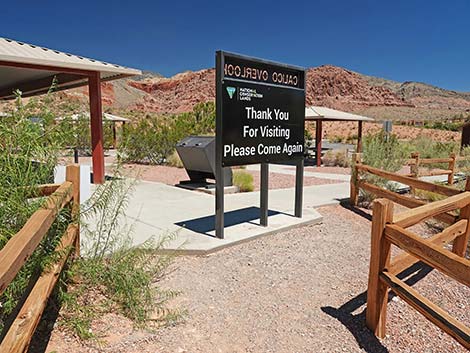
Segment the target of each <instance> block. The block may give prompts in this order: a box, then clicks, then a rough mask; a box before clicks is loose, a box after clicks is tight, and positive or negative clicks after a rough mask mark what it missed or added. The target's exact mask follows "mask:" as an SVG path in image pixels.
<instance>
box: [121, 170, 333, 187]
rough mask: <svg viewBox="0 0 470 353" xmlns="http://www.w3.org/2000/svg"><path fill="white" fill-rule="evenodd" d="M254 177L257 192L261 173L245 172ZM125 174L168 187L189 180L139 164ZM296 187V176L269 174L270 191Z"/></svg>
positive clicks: (315, 181) (313, 181)
mask: <svg viewBox="0 0 470 353" xmlns="http://www.w3.org/2000/svg"><path fill="white" fill-rule="evenodd" d="M245 171H246V172H247V173H250V174H251V175H253V184H254V186H255V191H257V190H259V186H260V173H259V172H258V171H252V170H245ZM124 172H125V174H126V175H129V176H136V177H137V178H139V179H142V180H146V181H156V182H160V183H164V184H168V185H176V184H178V183H179V182H180V181H182V180H189V177H188V174H187V173H186V171H185V170H184V169H182V168H174V167H168V166H162V165H157V166H148V165H138V164H126V165H124ZM340 182H341V181H336V180H329V179H323V178H314V177H307V176H306V177H305V178H304V186H312V185H323V184H335V183H340ZM294 186H295V176H294V175H286V174H280V173H269V189H285V188H293V187H294Z"/></svg>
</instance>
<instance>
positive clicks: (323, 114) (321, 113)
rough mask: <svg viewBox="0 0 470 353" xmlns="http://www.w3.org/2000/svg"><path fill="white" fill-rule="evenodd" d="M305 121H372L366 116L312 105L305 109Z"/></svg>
mask: <svg viewBox="0 0 470 353" xmlns="http://www.w3.org/2000/svg"><path fill="white" fill-rule="evenodd" d="M305 120H307V121H308V120H333V121H334V120H336V121H374V119H372V118H368V117H366V116H362V115H357V114H352V113H347V112H343V111H341V110H336V109H331V108H326V107H317V106H313V105H312V106H308V107H305Z"/></svg>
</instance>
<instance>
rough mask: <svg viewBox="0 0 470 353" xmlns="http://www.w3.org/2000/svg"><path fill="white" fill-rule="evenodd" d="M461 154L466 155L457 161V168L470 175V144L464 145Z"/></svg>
mask: <svg viewBox="0 0 470 353" xmlns="http://www.w3.org/2000/svg"><path fill="white" fill-rule="evenodd" d="M460 156H461V157H464V158H465V159H462V160H460V161H457V169H458V171H459V172H461V173H464V174H465V176H467V177H469V176H470V146H467V147H464V148H463V149H462V151H461V152H460Z"/></svg>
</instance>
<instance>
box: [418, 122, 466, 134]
mask: <svg viewBox="0 0 470 353" xmlns="http://www.w3.org/2000/svg"><path fill="white" fill-rule="evenodd" d="M462 125H463V121H456V122H455V121H440V120H436V121H426V122H425V123H424V127H425V128H427V129H437V130H445V131H459V130H460V129H461V128H462Z"/></svg>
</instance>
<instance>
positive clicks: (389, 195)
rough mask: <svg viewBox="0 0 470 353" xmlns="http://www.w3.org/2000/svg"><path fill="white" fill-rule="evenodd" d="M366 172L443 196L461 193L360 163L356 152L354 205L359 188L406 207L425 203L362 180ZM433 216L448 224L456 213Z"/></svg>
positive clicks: (352, 183) (353, 185)
mask: <svg viewBox="0 0 470 353" xmlns="http://www.w3.org/2000/svg"><path fill="white" fill-rule="evenodd" d="M366 174H369V175H375V176H378V177H380V178H383V179H386V180H389V181H394V182H397V183H401V184H404V185H407V186H409V187H410V188H411V189H413V190H415V189H420V190H426V191H429V192H433V193H437V194H440V195H444V196H454V195H458V194H460V193H462V191H460V190H458V189H455V188H453V187H450V186H447V185H439V184H435V183H431V182H428V181H424V180H420V179H417V178H415V177H411V176H409V175H402V174H397V173H392V172H389V171H386V170H382V169H378V168H374V167H371V166H368V165H365V164H362V162H361V155H360V154H359V153H356V154H354V155H353V166H352V173H351V183H350V202H351V204H352V205H354V206H356V205H357V203H358V199H359V191H360V190H361V189H362V190H364V191H367V192H370V193H372V194H374V195H376V196H378V197H382V198H386V199H389V200H391V201H393V202H395V203H398V204H400V205H403V206H405V207H408V208H415V207H419V206H422V205H424V204H426V202H425V201H423V200H419V199H416V198H414V197H411V196H406V195H402V194H399V193H396V192H393V191H391V190H387V189H384V188H381V187H379V186H377V185H374V184H372V183H370V182H367V181H366V180H364V178H362V176H363V175H366ZM469 188H470V183H467V186H466V190H469ZM435 218H436V219H439V220H441V221H443V222H446V223H448V224H452V223H454V222H455V221H456V215H455V214H453V213H449V212H446V213H439V214H436V216H435Z"/></svg>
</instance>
